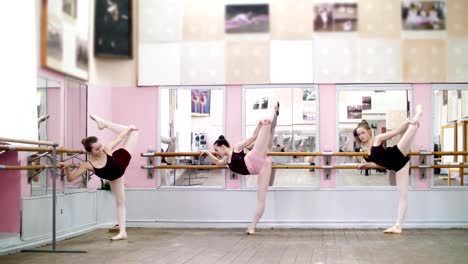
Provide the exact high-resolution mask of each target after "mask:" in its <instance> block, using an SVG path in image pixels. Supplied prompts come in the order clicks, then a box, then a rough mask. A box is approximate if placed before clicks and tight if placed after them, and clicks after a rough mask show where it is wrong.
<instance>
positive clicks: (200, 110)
mask: <svg viewBox="0 0 468 264" xmlns="http://www.w3.org/2000/svg"><path fill="white" fill-rule="evenodd" d="M191 100H192V102H191V109H192V116H210V110H211V90H209V89H193V90H192V91H191Z"/></svg>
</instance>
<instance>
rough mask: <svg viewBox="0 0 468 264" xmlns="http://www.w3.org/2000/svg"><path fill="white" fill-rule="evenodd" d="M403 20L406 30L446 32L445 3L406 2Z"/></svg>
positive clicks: (402, 9) (402, 8)
mask: <svg viewBox="0 0 468 264" xmlns="http://www.w3.org/2000/svg"><path fill="white" fill-rule="evenodd" d="M401 19H402V21H401V24H402V26H403V29H404V30H445V1H415V0H411V1H409V0H405V1H403V2H402V3H401Z"/></svg>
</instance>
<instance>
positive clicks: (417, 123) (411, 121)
mask: <svg viewBox="0 0 468 264" xmlns="http://www.w3.org/2000/svg"><path fill="white" fill-rule="evenodd" d="M409 124H410V125H415V126H416V127H418V128H419V121H416V120H410V121H409Z"/></svg>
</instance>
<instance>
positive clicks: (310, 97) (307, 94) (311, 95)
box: [302, 88, 315, 101]
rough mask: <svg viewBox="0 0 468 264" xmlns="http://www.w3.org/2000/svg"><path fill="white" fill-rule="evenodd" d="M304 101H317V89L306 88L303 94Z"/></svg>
mask: <svg viewBox="0 0 468 264" xmlns="http://www.w3.org/2000/svg"><path fill="white" fill-rule="evenodd" d="M302 101H315V89H307V88H304V93H303V94H302Z"/></svg>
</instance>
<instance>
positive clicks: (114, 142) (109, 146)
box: [104, 126, 135, 153]
mask: <svg viewBox="0 0 468 264" xmlns="http://www.w3.org/2000/svg"><path fill="white" fill-rule="evenodd" d="M133 130H135V128H134V127H132V126H129V127H128V128H127V129H125V130H124V131H122V133H120V134H119V135H118V136H117V137H116V138H115V139H114V140H112V141H111V142H109V143H108V144H107V145H106V146H105V147H104V151H105V152H106V153H111V152H112V150H113V149H114V148H115V147H116V146H117V145H118V144H120V143H121V142H122V141H123V140H124V139H125V138H126V137H127V136H128V133H130V132H131V131H133Z"/></svg>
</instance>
